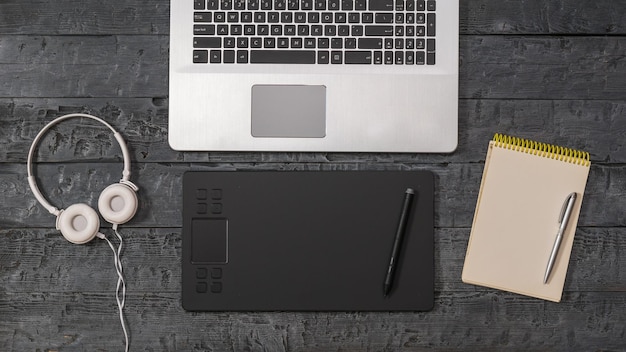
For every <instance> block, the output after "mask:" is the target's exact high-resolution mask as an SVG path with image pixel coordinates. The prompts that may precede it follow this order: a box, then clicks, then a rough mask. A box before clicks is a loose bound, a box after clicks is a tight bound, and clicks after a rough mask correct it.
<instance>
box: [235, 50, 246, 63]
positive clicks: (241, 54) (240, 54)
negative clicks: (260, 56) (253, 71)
mask: <svg viewBox="0 0 626 352" xmlns="http://www.w3.org/2000/svg"><path fill="white" fill-rule="evenodd" d="M237 63H238V64H247V63H248V50H237Z"/></svg>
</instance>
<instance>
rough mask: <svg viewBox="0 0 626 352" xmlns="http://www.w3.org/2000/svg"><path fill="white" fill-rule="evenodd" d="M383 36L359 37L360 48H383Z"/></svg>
mask: <svg viewBox="0 0 626 352" xmlns="http://www.w3.org/2000/svg"><path fill="white" fill-rule="evenodd" d="M382 48H383V40H382V38H359V49H382Z"/></svg>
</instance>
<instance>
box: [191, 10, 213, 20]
mask: <svg viewBox="0 0 626 352" xmlns="http://www.w3.org/2000/svg"><path fill="white" fill-rule="evenodd" d="M212 20H213V13H211V12H194V13H193V21H194V22H211V21H212Z"/></svg>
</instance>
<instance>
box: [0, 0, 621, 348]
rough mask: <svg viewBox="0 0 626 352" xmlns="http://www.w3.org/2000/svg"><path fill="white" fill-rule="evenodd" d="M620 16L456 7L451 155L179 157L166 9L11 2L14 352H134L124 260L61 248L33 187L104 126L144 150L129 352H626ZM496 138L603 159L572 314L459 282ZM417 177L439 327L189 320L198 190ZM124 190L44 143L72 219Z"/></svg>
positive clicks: (5, 229)
mask: <svg viewBox="0 0 626 352" xmlns="http://www.w3.org/2000/svg"><path fill="white" fill-rule="evenodd" d="M189 1H190V0H189ZM440 1H443V0H440ZM625 13H626V2H625V1H615V0H596V1H580V0H545V1H538V2H528V1H515V0H504V1H496V0H472V1H461V3H460V34H461V36H460V43H459V51H460V57H459V59H460V81H459V94H460V100H459V146H458V149H457V150H456V151H455V152H453V153H450V154H394V153H290V152H284V153H263V152H259V153H237V152H177V151H174V150H172V149H171V148H170V147H169V145H168V143H167V133H168V126H167V119H168V105H169V104H168V62H169V58H168V55H169V36H168V35H169V27H170V25H169V1H167V0H142V1H139V0H118V1H115V2H107V1H96V0H83V1H78V0H63V1H52V2H51V1H42V0H33V1H27V2H25V1H18V0H3V1H1V2H0V200H2V201H1V202H0V351H19V352H21V351H42V352H43V351H50V352H51V351H119V350H122V349H123V335H122V331H121V328H120V326H119V322H118V320H117V319H118V317H117V312H116V306H115V298H114V289H115V280H116V277H115V274H114V270H113V260H112V253H111V251H110V249H109V248H108V246H106V245H105V244H104V243H102V242H101V241H95V242H92V243H89V244H87V245H82V246H78V245H72V244H70V243H68V242H67V241H65V240H64V239H63V238H62V237H61V235H60V234H59V233H58V231H56V230H55V229H54V217H53V216H52V215H50V214H48V213H47V212H46V211H45V210H44V209H43V208H42V207H41V206H40V205H39V204H38V203H37V201H36V200H35V199H34V197H33V196H32V193H31V192H30V190H29V187H28V183H27V181H26V156H27V152H28V148H29V147H30V144H31V142H32V139H33V138H34V137H35V135H36V134H37V133H38V132H39V130H40V129H41V127H42V126H44V125H45V124H46V123H47V122H48V121H50V120H51V119H53V118H54V117H56V116H60V115H62V114H66V113H71V112H85V113H91V114H94V115H98V116H100V117H102V118H104V119H106V120H107V121H109V122H110V123H111V124H113V125H114V126H115V127H116V128H117V129H118V130H119V131H120V132H121V133H122V135H123V136H124V138H125V139H126V141H127V143H128V145H129V147H130V152H131V156H132V159H133V164H132V172H133V174H132V177H131V178H132V180H133V181H135V182H136V183H137V184H138V185H139V187H140V191H139V199H140V208H139V212H138V214H137V215H136V216H135V218H134V219H133V220H132V221H131V222H130V223H129V224H128V225H127V226H124V227H122V228H121V232H122V234H123V235H124V237H125V239H126V242H125V245H126V246H125V250H124V256H123V258H124V259H123V260H124V264H125V274H126V278H127V281H128V288H129V297H128V301H127V318H128V323H129V327H130V331H131V336H132V345H131V350H132V351H305V352H310V351H319V352H322V351H337V352H339V351H342V352H343V351H422V350H438V351H467V350H476V351H501V350H507V351H508V350H512V351H547V350H549V351H626V342H624V341H626V325H625V324H624V322H625V321H626V256H625V255H624V253H626V16H624V14H625ZM495 132H501V133H506V134H512V135H517V136H520V137H524V138H529V139H533V140H538V141H542V142H549V143H554V144H558V145H563V146H567V147H570V148H576V149H582V150H585V151H588V152H589V153H590V154H591V160H592V167H591V171H590V175H589V180H588V183H587V188H586V191H585V194H584V201H583V207H582V210H581V216H580V219H579V224H578V225H579V227H578V229H577V232H576V237H575V240H574V247H573V251H572V255H571V258H570V264H569V269H568V276H567V279H566V282H565V289H564V294H563V300H562V302H561V303H558V304H557V303H552V302H545V301H542V300H538V299H533V298H528V297H524V296H520V295H515V294H511V293H506V292H500V291H497V290H493V289H489V288H484V287H479V286H473V285H466V284H463V283H462V282H461V280H460V276H461V271H462V266H463V260H464V257H465V251H466V248H467V240H468V236H469V232H470V226H471V223H472V218H473V213H474V207H475V203H476V199H477V196H478V188H479V184H480V178H481V175H482V170H483V165H484V160H485V154H486V148H487V143H488V141H489V140H490V139H491V138H492V136H493V134H494V133H495ZM414 169H427V170H431V171H433V173H434V174H435V180H436V183H435V184H436V194H435V224H436V229H435V268H436V269H435V297H436V298H435V299H436V302H435V308H434V309H433V311H431V312H425V313H367V312H364V313H351V312H307V313H303V312H248V313H190V312H185V311H184V310H183V309H182V306H181V302H180V285H181V228H180V227H181V221H182V220H181V202H182V197H181V194H182V193H181V192H182V183H181V180H182V175H183V173H184V172H185V171H189V170H280V171H289V170H296V171H305V170H414ZM121 170H122V164H121V155H120V151H119V147H118V146H117V143H116V141H115V140H114V139H113V138H112V137H111V134H110V133H109V131H108V130H106V129H105V128H103V127H100V126H98V125H94V124H93V123H91V122H90V121H88V120H87V121H84V120H80V119H77V120H74V121H71V122H70V121H68V122H67V123H63V124H61V125H59V126H56V127H55V128H54V129H52V131H50V132H49V133H48V134H47V135H46V137H45V138H44V140H43V141H42V143H41V145H40V146H39V148H38V153H37V164H36V167H35V172H36V174H37V176H38V179H39V181H40V184H41V186H42V190H43V191H44V193H45V194H46V195H47V196H48V197H49V198H50V200H51V201H52V202H53V203H54V204H55V205H58V206H63V207H65V206H68V205H69V204H72V203H76V202H86V203H89V204H91V205H95V203H96V201H97V197H98V196H99V194H100V192H101V190H102V189H103V188H104V187H106V186H107V185H109V184H111V183H113V182H116V181H117V180H119V178H120V176H121ZM103 231H104V232H106V233H107V234H109V232H110V229H108V228H106V227H105V228H104V229H103Z"/></svg>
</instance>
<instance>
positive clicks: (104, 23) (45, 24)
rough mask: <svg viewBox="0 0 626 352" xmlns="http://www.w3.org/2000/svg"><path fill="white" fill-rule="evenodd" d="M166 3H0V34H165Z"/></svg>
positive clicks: (16, 0) (11, 0)
mask: <svg viewBox="0 0 626 352" xmlns="http://www.w3.org/2000/svg"><path fill="white" fill-rule="evenodd" d="M169 13H170V6H169V1H167V0H123V1H116V2H115V3H112V2H107V1H97V0H83V1H63V2H50V1H44V0H31V1H28V2H24V1H19V0H3V1H2V3H0V33H2V34H25V33H28V34H38V35H39V34H45V35H71V34H86V33H89V34H96V35H106V34H137V35H146V34H169V28H170V27H169Z"/></svg>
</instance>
